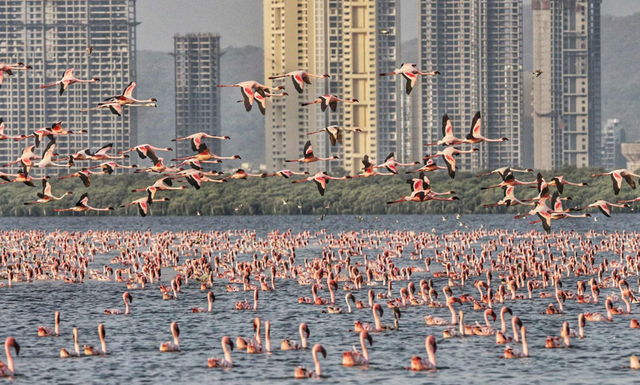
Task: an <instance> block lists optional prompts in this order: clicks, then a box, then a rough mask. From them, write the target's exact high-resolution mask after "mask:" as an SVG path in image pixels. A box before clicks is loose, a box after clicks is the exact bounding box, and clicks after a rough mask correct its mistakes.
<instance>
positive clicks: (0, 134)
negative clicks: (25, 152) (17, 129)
mask: <svg viewBox="0 0 640 385" xmlns="http://www.w3.org/2000/svg"><path fill="white" fill-rule="evenodd" d="M1 86H2V85H1V84H0V87H1ZM4 129H5V123H4V119H2V118H0V140H7V139H13V140H21V139H22V138H23V137H24V135H18V136H9V135H5V133H4Z"/></svg>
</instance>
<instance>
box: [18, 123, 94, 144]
mask: <svg viewBox="0 0 640 385" xmlns="http://www.w3.org/2000/svg"><path fill="white" fill-rule="evenodd" d="M86 133H87V130H78V131H75V130H65V129H64V128H62V122H61V121H58V122H55V123H53V124H52V125H51V127H45V128H41V129H38V130H35V131H33V132H32V133H31V134H30V135H21V136H20V137H18V138H15V139H14V140H16V141H20V140H24V139H29V138H35V141H36V147H40V143H41V142H42V141H43V140H44V138H45V137H46V138H49V140H53V139H54V137H56V136H61V135H76V134H86Z"/></svg>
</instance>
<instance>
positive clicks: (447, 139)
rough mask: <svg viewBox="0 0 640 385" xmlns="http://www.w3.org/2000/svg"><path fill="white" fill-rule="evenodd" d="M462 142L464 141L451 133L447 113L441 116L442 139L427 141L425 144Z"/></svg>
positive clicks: (439, 144)
mask: <svg viewBox="0 0 640 385" xmlns="http://www.w3.org/2000/svg"><path fill="white" fill-rule="evenodd" d="M462 143H464V141H463V140H462V139H460V138H457V137H456V136H455V135H454V134H453V125H452V124H451V119H449V115H447V114H444V115H443V116H442V139H440V140H439V141H437V142H435V143H427V144H425V146H435V145H438V146H453V145H457V144H462Z"/></svg>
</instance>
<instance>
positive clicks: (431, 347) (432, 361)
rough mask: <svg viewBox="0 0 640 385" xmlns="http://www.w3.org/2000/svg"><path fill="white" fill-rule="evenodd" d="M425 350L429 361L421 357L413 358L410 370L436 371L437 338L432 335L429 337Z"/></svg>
mask: <svg viewBox="0 0 640 385" xmlns="http://www.w3.org/2000/svg"><path fill="white" fill-rule="evenodd" d="M424 344H425V348H426V350H427V357H428V360H425V359H423V358H421V357H420V356H411V366H410V367H408V368H407V369H408V370H413V371H423V370H436V369H437V364H436V350H437V348H438V346H437V345H436V338H435V337H434V336H432V335H429V336H427V338H426V340H425V342H424Z"/></svg>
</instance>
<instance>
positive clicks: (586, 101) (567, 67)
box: [531, 0, 602, 169]
mask: <svg viewBox="0 0 640 385" xmlns="http://www.w3.org/2000/svg"><path fill="white" fill-rule="evenodd" d="M600 3H601V0H533V1H532V2H531V6H532V9H533V30H534V35H533V45H534V59H533V60H534V69H535V70H540V71H542V75H541V76H540V77H538V78H536V79H535V82H534V92H533V103H534V127H535V132H534V147H535V150H534V151H535V155H534V159H535V167H536V168H539V169H551V168H558V167H561V166H563V165H575V166H577V167H584V166H598V165H600V154H601V137H602V136H601V103H600V83H601V81H600Z"/></svg>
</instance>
